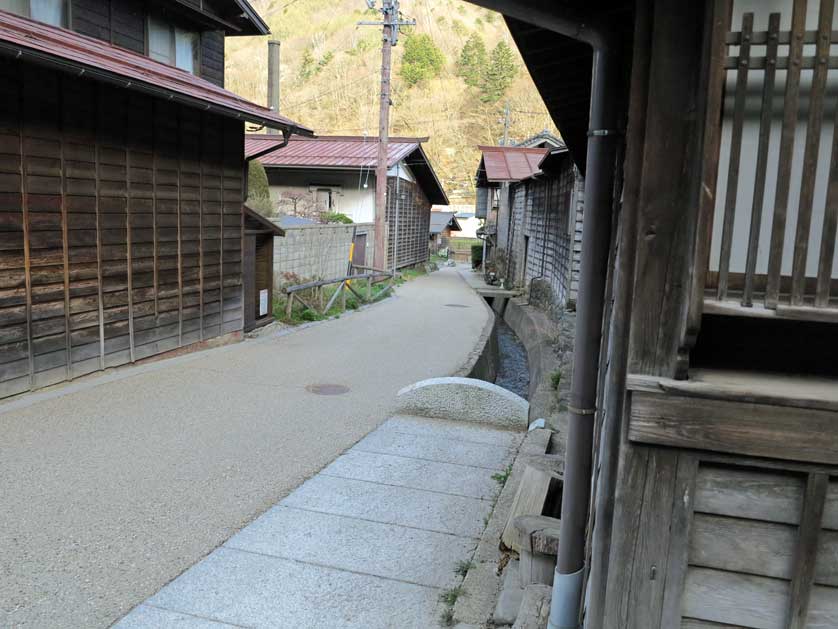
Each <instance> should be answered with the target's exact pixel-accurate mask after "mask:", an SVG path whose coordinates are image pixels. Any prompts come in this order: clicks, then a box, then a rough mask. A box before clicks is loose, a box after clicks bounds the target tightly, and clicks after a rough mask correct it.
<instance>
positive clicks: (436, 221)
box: [429, 211, 462, 253]
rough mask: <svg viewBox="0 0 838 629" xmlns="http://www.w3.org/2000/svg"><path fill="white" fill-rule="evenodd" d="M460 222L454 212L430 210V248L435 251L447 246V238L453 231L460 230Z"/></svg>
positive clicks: (432, 251)
mask: <svg viewBox="0 0 838 629" xmlns="http://www.w3.org/2000/svg"><path fill="white" fill-rule="evenodd" d="M461 229H462V228H461V227H460V223H459V222H458V221H457V217H456V214H455V213H454V212H438V211H434V212H431V225H430V233H429V239H430V250H431V253H437V252H438V251H439V250H440V249H444V248H445V247H447V246H448V240H449V239H450V238H451V236H452V233H453V232H459V231H461Z"/></svg>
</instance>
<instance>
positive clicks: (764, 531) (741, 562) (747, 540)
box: [689, 513, 797, 579]
mask: <svg viewBox="0 0 838 629" xmlns="http://www.w3.org/2000/svg"><path fill="white" fill-rule="evenodd" d="M796 542H797V530H796V528H795V527H794V526H790V525H788V524H777V523H774V522H760V521H756V520H742V519H739V518H733V517H720V516H715V515H708V514H704V513H696V514H695V520H694V521H693V533H692V537H691V539H690V545H689V546H690V552H689V563H690V564H691V565H693V566H701V567H704V568H715V569H718V570H726V571H728V572H744V573H748V574H756V575H759V576H763V577H774V578H777V579H791V576H792V570H793V565H794V556H795V547H796Z"/></svg>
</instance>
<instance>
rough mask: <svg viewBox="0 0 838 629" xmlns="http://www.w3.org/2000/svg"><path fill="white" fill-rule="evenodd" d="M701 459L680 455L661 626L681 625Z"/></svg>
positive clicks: (674, 493)
mask: <svg viewBox="0 0 838 629" xmlns="http://www.w3.org/2000/svg"><path fill="white" fill-rule="evenodd" d="M697 474H698V459H697V458H696V457H695V456H693V455H691V454H688V453H686V452H681V453H680V454H679V456H678V470H677V475H676V477H675V489H674V491H673V500H672V520H671V526H670V539H669V555H668V557H667V564H666V574H665V575H664V576H665V589H664V594H663V610H662V613H661V621H660V626H661V627H662V628H663V627H677V626H679V624H680V623H681V601H682V600H683V597H684V583H685V581H686V578H687V559H688V557H689V554H690V540H691V539H693V538H694V537H695V533H694V530H693V529H694V526H695V525H694V515H693V508H694V505H695V481H696V476H697Z"/></svg>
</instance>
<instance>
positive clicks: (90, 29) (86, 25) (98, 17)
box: [70, 0, 111, 41]
mask: <svg viewBox="0 0 838 629" xmlns="http://www.w3.org/2000/svg"><path fill="white" fill-rule="evenodd" d="M72 2H73V6H72V8H71V10H70V15H71V17H72V20H73V24H72V29H73V30H74V31H76V32H77V33H81V34H82V35H87V36H89V37H95V38H96V39H104V40H105V41H110V39H111V3H110V2H108V1H107V0H106V1H104V2H103V1H102V0H72Z"/></svg>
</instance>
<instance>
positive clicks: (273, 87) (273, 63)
mask: <svg viewBox="0 0 838 629" xmlns="http://www.w3.org/2000/svg"><path fill="white" fill-rule="evenodd" d="M268 107H270V108H271V109H272V110H273V111H274V113H277V114H278V113H279V41H278V40H276V39H271V40H269V41H268ZM268 133H277V130H276V129H268Z"/></svg>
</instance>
